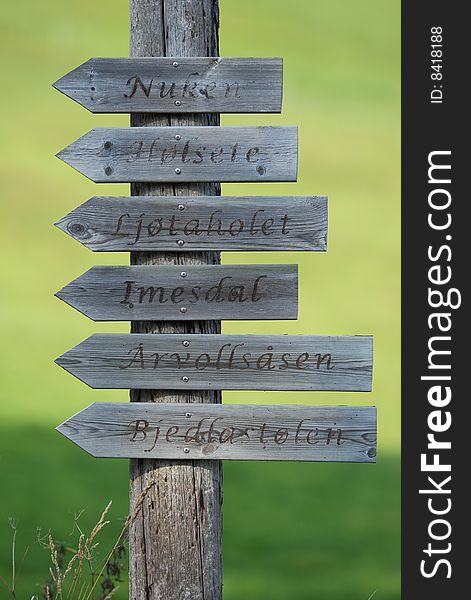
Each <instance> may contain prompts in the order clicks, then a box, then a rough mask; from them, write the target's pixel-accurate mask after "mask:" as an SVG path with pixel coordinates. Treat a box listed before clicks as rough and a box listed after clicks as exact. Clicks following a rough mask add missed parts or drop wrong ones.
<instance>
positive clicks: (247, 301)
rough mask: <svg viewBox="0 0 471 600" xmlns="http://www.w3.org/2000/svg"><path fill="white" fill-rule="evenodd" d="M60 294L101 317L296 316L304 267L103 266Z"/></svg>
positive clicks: (210, 317)
mask: <svg viewBox="0 0 471 600" xmlns="http://www.w3.org/2000/svg"><path fill="white" fill-rule="evenodd" d="M56 296H57V297H58V298H60V299H61V300H63V301H64V302H67V304H70V306H72V307H73V308H76V309H77V310H79V311H80V312H81V313H83V314H84V315H86V316H87V317H90V318H91V319H93V320H95V321H139V320H142V321H144V320H146V321H151V320H159V321H172V320H173V321H179V320H186V321H188V320H205V319H230V320H241V319H242V320H250V319H296V318H297V316H298V268H297V265H225V266H219V265H205V266H188V267H185V268H182V267H178V266H174V265H159V266H150V265H145V266H130V267H127V266H119V267H111V266H100V267H92V268H91V269H89V270H88V271H87V272H86V273H84V274H83V275H81V276H80V277H78V278H77V279H74V281H72V282H71V283H69V284H67V285H66V286H65V287H63V288H62V289H61V290H60V291H59V292H57V293H56Z"/></svg>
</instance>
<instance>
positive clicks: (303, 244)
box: [56, 196, 327, 252]
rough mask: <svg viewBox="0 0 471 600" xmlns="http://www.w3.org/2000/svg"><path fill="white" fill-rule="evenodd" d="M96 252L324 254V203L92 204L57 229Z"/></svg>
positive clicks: (145, 200) (165, 200)
mask: <svg viewBox="0 0 471 600" xmlns="http://www.w3.org/2000/svg"><path fill="white" fill-rule="evenodd" d="M56 225H57V227H59V228H60V229H62V231H65V233H67V234H69V235H70V236H72V237H73V238H74V239H76V240H78V241H79V242H81V243H82V244H83V245H84V246H86V247H87V248H90V250H93V251H94V252H110V251H111V252H122V251H130V250H139V251H143V250H148V251H165V250H175V249H178V251H192V250H230V251H231V252H234V251H237V250H264V251H267V250H311V251H321V252H322V251H325V250H326V248H327V198H326V197H324V196H303V197H292V196H284V197H263V196H261V197H258V196H256V197H233V196H224V198H223V199H221V198H220V197H214V196H200V197H195V196H193V197H191V196H179V197H178V198H175V196H158V197H157V196H147V197H146V196H134V197H131V198H128V197H126V196H115V197H103V196H98V197H94V198H90V200H87V202H85V203H84V204H82V205H81V206H79V207H78V208H76V209H74V210H73V211H72V212H70V213H69V214H68V215H66V216H65V217H64V218H63V219H61V220H60V221H58V222H57V223H56Z"/></svg>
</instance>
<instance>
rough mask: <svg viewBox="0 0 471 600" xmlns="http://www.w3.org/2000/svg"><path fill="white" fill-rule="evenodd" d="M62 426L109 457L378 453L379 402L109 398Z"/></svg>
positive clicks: (356, 458)
mask: <svg viewBox="0 0 471 600" xmlns="http://www.w3.org/2000/svg"><path fill="white" fill-rule="evenodd" d="M57 430H58V431H59V432H60V433H62V434H63V435H65V437H67V438H68V439H70V440H72V441H73V442H75V443H76V444H77V445H78V446H80V447H81V448H83V449H84V450H86V451H87V452H88V453H90V454H91V455H92V456H95V457H104V458H166V459H225V460H296V461H329V462H369V463H371V462H375V460H376V458H375V457H376V408H375V407H373V406H301V405H299V406H297V405H289V406H286V405H281V406H279V405H250V404H223V405H221V404H220V405H214V406H211V405H207V404H206V405H204V404H200V405H197V404H193V405H186V406H182V405H178V404H169V403H166V404H155V403H151V402H148V403H133V404H126V403H113V402H105V403H95V404H92V405H90V406H89V407H88V408H85V409H84V410H82V411H80V412H79V413H77V414H76V415H74V416H73V417H71V418H70V419H67V421H65V422H64V423H62V424H61V425H59V427H57Z"/></svg>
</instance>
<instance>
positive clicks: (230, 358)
mask: <svg viewBox="0 0 471 600" xmlns="http://www.w3.org/2000/svg"><path fill="white" fill-rule="evenodd" d="M56 362H57V364H59V365H60V366H61V367H63V368H64V369H65V370H67V371H69V372H70V373H71V374H72V375H75V376H76V377H78V378H79V379H80V380H81V381H83V382H85V383H87V384H88V385H90V386H91V387H94V388H127V387H139V388H144V389H145V388H151V389H158V388H164V389H185V388H189V389H226V390H251V389H252V390H332V391H370V390H371V380H372V368H373V340H372V338H371V337H370V336H310V335H180V334H176V335H172V334H170V335H165V334H162V335H137V334H134V335H126V334H125V335H121V334H95V335H92V336H91V337H89V338H87V339H86V340H84V341H83V342H82V343H80V344H78V346H75V348H72V349H71V350H69V351H68V352H66V353H65V354H63V355H62V356H60V357H59V358H58V359H57V360H56Z"/></svg>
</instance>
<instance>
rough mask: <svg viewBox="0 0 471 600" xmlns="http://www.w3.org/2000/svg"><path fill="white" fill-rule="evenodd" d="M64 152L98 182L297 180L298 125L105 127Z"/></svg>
mask: <svg viewBox="0 0 471 600" xmlns="http://www.w3.org/2000/svg"><path fill="white" fill-rule="evenodd" d="M57 156H58V158H60V159H61V160H63V161H64V162H66V163H67V164H69V165H70V166H72V167H74V169H77V171H79V172H80V173H82V174H83V175H85V176H86V177H88V178H89V179H91V180H92V181H95V182H97V183H113V182H114V183H119V182H133V181H142V182H145V181H150V182H158V181H168V182H182V181H183V182H184V181H201V182H205V181H296V177H297V163H298V130H297V127H101V128H97V129H92V130H91V131H89V132H88V133H86V134H85V135H84V136H82V137H81V138H79V139H78V140H77V141H75V142H73V143H72V144H71V145H70V146H67V147H66V148H64V149H63V150H62V151H61V152H59V153H58V154H57Z"/></svg>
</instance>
